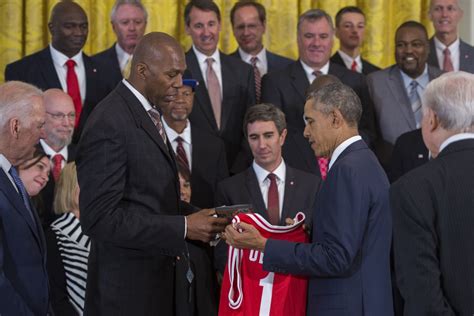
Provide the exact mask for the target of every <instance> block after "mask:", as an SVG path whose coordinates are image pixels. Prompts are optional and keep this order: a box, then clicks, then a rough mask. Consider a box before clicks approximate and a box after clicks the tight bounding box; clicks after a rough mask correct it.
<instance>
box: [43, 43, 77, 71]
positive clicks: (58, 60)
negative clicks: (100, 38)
mask: <svg viewBox="0 0 474 316" xmlns="http://www.w3.org/2000/svg"><path fill="white" fill-rule="evenodd" d="M49 49H50V51H51V58H52V59H53V63H54V64H55V65H57V66H60V67H64V66H65V64H66V62H67V61H68V60H69V59H72V60H74V61H75V62H76V65H79V64H80V63H82V49H81V50H80V51H79V53H77V54H76V55H74V56H72V57H71V58H69V57H67V56H66V55H64V54H63V53H61V52H60V51H58V50H57V49H56V48H54V47H53V45H52V44H49Z"/></svg>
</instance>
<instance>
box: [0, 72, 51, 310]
mask: <svg viewBox="0 0 474 316" xmlns="http://www.w3.org/2000/svg"><path fill="white" fill-rule="evenodd" d="M45 115H46V113H45V109H44V105H43V93H42V92H41V91H40V90H39V89H37V88H35V87H33V86H31V85H29V84H26V83H22V82H17V81H13V82H7V83H5V84H2V85H0V118H1V119H0V129H1V135H2V137H0V314H1V315H43V316H45V315H47V313H48V309H49V307H48V305H49V284H48V274H47V272H46V244H45V239H44V234H43V230H42V228H41V223H40V221H39V217H38V215H37V214H36V210H35V209H34V207H33V205H32V204H31V201H30V198H29V196H28V193H27V191H26V189H25V187H24V185H23V183H22V182H21V180H20V177H19V175H18V171H17V170H16V168H15V167H16V166H18V165H20V164H21V163H22V162H25V161H27V160H29V159H31V158H32V157H33V153H34V150H35V147H34V145H35V144H37V143H38V141H39V139H40V137H42V127H43V124H44V119H45Z"/></svg>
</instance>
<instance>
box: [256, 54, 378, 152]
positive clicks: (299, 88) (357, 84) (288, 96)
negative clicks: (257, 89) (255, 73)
mask: <svg viewBox="0 0 474 316" xmlns="http://www.w3.org/2000/svg"><path fill="white" fill-rule="evenodd" d="M329 74H331V75H334V76H336V77H338V78H339V79H340V80H341V81H342V83H344V84H346V85H348V86H349V87H351V88H352V89H353V90H354V91H355V92H356V93H357V95H358V96H359V98H360V99H361V102H362V108H363V113H362V118H361V120H360V124H359V130H360V132H361V135H362V136H363V138H364V140H366V142H367V143H369V144H370V143H371V142H372V141H373V139H375V126H374V114H373V109H372V103H371V100H370V97H369V93H368V90H367V85H366V83H365V78H364V76H363V75H361V74H359V73H355V72H353V71H350V70H347V69H346V68H345V67H342V66H340V65H337V64H335V63H332V62H331V63H330V64H329ZM308 87H309V81H308V78H307V76H306V73H305V71H304V69H303V66H302V65H301V62H300V61H299V60H297V61H294V62H293V63H291V64H290V65H289V66H287V67H286V68H284V69H283V70H281V71H276V72H272V73H269V74H267V75H265V76H263V78H262V102H266V103H272V104H274V105H276V106H278V107H279V108H281V109H282V111H283V112H284V113H285V115H286V121H287V123H288V125H290V126H293V127H295V128H297V129H300V130H303V129H304V122H303V112H304V104H305V102H306V90H307V89H308ZM308 146H309V144H308Z"/></svg>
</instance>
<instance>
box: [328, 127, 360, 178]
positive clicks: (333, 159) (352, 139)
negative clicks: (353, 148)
mask: <svg viewBox="0 0 474 316" xmlns="http://www.w3.org/2000/svg"><path fill="white" fill-rule="evenodd" d="M361 139H362V137H360V136H359V135H356V136H352V137H350V138H348V139H346V140H345V141H343V142H342V143H340V144H339V146H337V147H336V149H335V150H334V152H333V153H332V156H331V159H330V161H329V167H328V171H329V170H330V169H331V167H332V165H334V163H335V162H336V160H337V158H339V156H340V155H341V154H342V152H343V151H344V150H345V149H346V148H347V147H349V146H350V145H352V144H353V143H355V142H356V141H358V140H361Z"/></svg>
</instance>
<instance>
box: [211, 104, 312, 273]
mask: <svg viewBox="0 0 474 316" xmlns="http://www.w3.org/2000/svg"><path fill="white" fill-rule="evenodd" d="M244 126H245V135H246V137H247V141H248V143H249V145H250V148H251V150H252V154H253V157H254V160H253V164H252V166H250V167H249V168H248V169H247V170H245V171H243V172H241V173H239V174H237V175H235V176H233V177H231V178H228V179H225V180H224V181H222V182H221V183H219V186H218V190H217V194H216V205H219V206H220V205H234V204H252V205H253V208H254V212H256V213H259V214H260V215H262V216H263V217H264V218H265V219H266V220H267V221H268V222H270V223H272V224H273V225H285V223H286V222H285V220H286V219H287V218H294V217H295V215H296V213H298V212H304V213H306V216H307V218H308V219H309V217H310V215H311V211H310V210H311V207H312V206H313V203H314V199H315V197H316V193H317V192H318V189H319V186H320V183H321V178H320V177H318V176H316V175H314V174H310V173H307V172H303V171H300V170H298V169H294V168H292V167H290V166H288V165H287V164H286V163H285V161H284V160H283V158H282V156H281V148H282V146H283V143H284V142H285V137H286V135H287V129H286V120H285V114H284V113H283V112H282V111H281V110H280V109H278V108H277V107H275V106H274V105H272V104H258V105H255V106H252V107H250V108H249V109H248V110H247V113H246V115H245V120H244ZM270 175H273V177H274V178H273V180H272V178H271V177H272V176H270ZM273 181H275V182H273ZM273 185H276V192H277V199H276V202H277V203H276V204H277V205H274V203H273V202H272V201H271V198H272V197H271V190H272V186H273ZM275 206H276V210H275V209H274V207H275ZM275 212H276V213H275ZM224 245H225V244H224V243H219V244H218V247H217V248H216V251H215V264H216V268H217V269H218V270H219V271H220V272H223V271H224V268H225V263H226V261H227V259H226V258H227V247H223V246H224Z"/></svg>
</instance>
